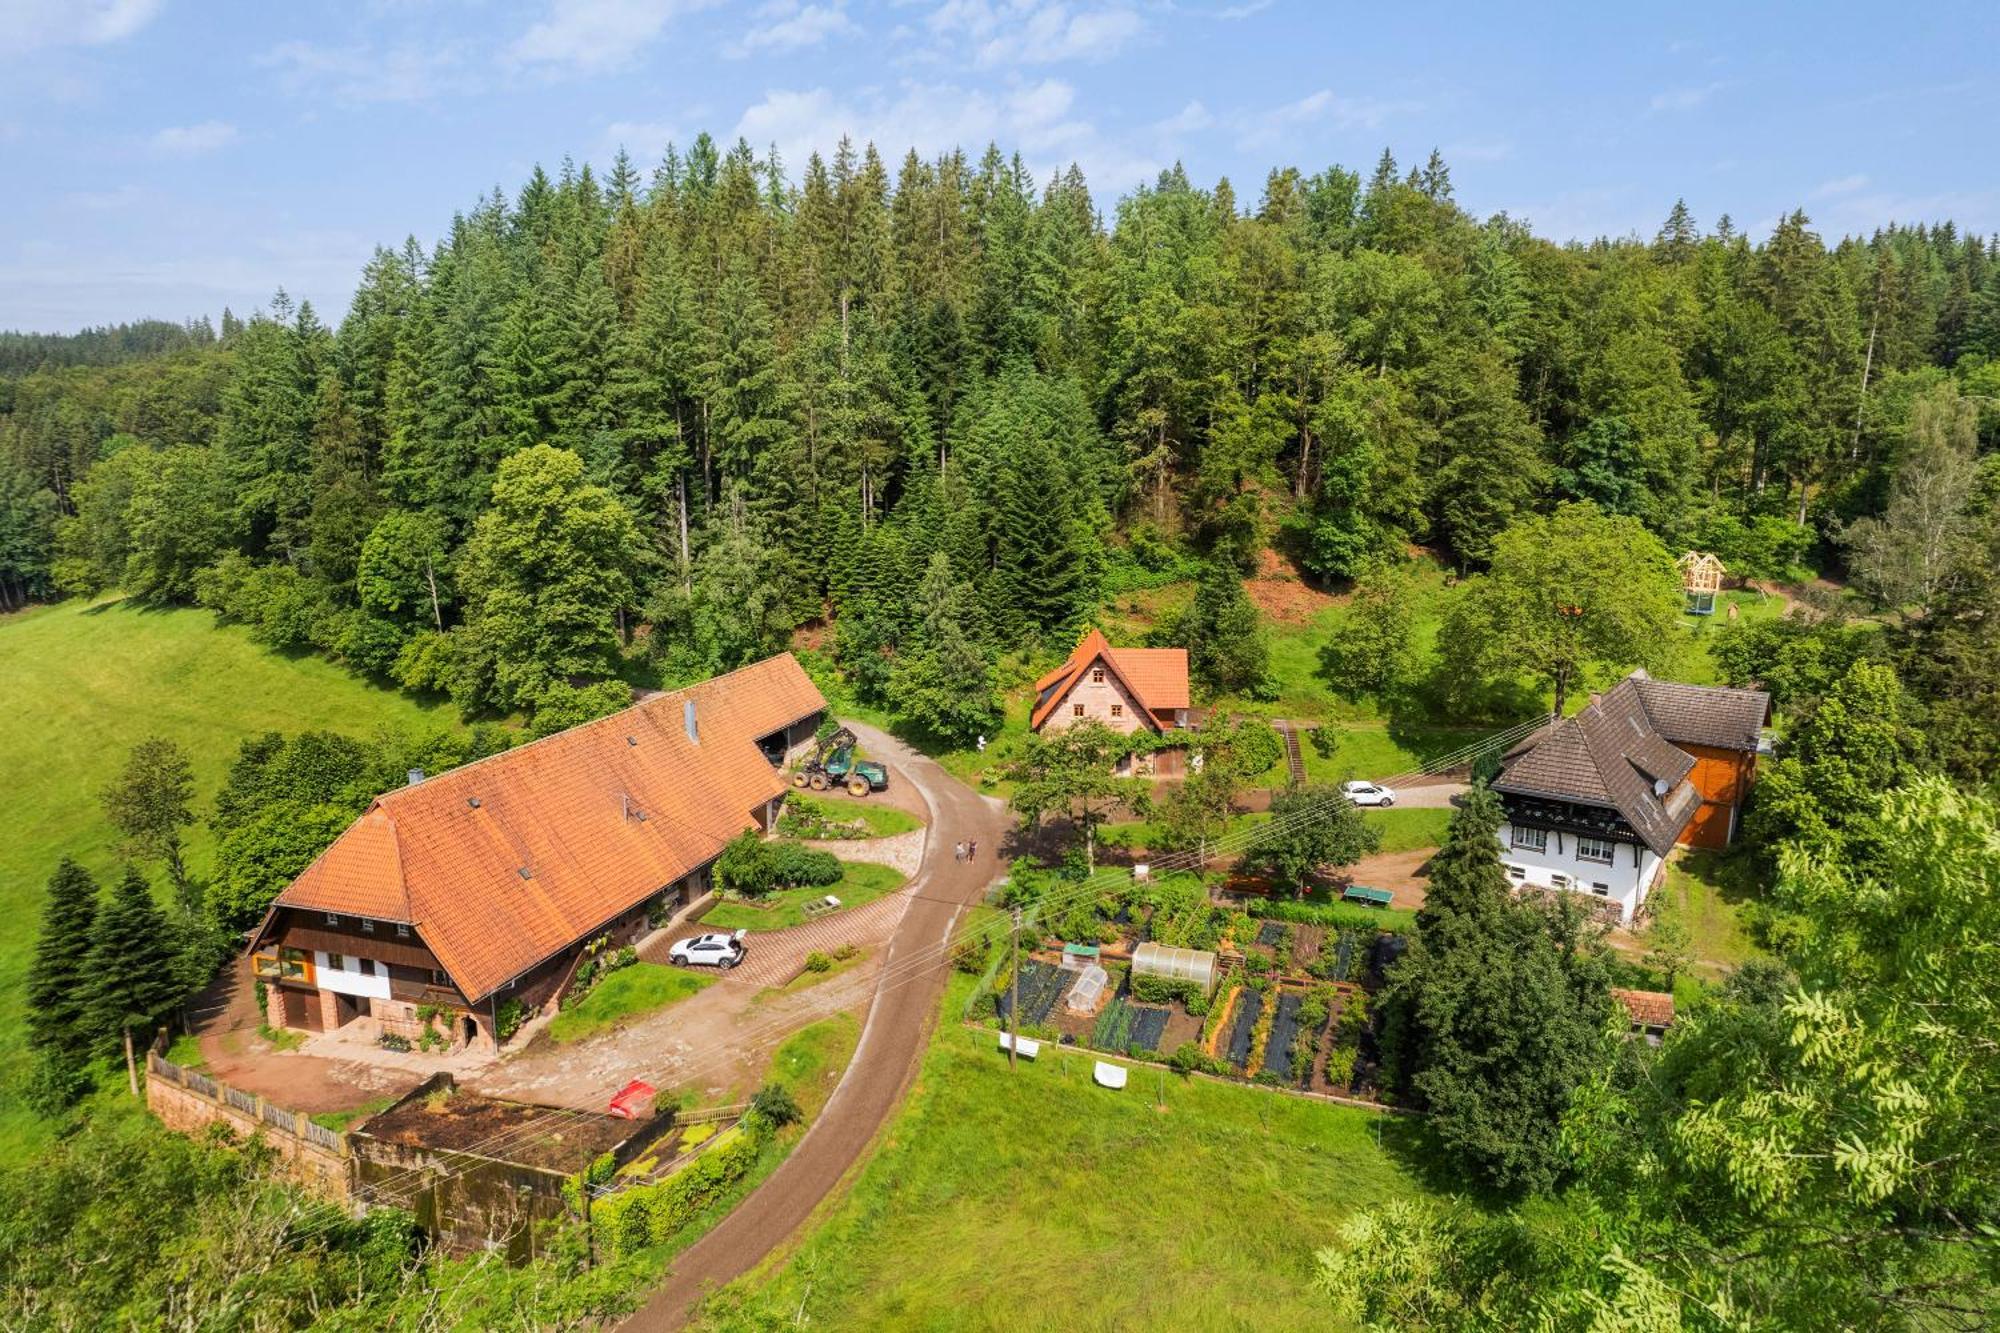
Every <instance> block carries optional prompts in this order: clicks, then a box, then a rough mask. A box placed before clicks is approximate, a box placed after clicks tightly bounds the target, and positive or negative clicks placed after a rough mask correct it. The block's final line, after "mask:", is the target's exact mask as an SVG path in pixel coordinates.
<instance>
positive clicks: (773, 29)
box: [723, 0, 859, 60]
mask: <svg viewBox="0 0 2000 1333" xmlns="http://www.w3.org/2000/svg"><path fill="white" fill-rule="evenodd" d="M757 17H758V18H759V19H760V20H762V21H763V22H762V26H760V27H754V28H751V29H750V30H749V31H748V32H746V33H744V34H743V35H742V36H741V37H739V38H737V39H736V40H735V41H733V42H731V43H729V45H727V46H725V47H724V48H723V54H724V55H726V56H729V57H730V58H731V59H733V60H740V59H742V58H743V57H745V56H747V55H750V54H752V53H753V52H757V51H797V50H800V49H802V48H804V47H808V46H818V45H819V44H820V43H821V42H823V41H825V40H826V39H827V38H829V37H839V36H842V35H844V34H846V33H851V32H858V31H859V29H857V28H856V27H855V26H854V22H853V20H851V19H849V18H848V17H847V9H846V5H845V3H844V0H833V3H832V4H825V5H820V4H809V5H804V6H801V5H799V4H798V3H797V0H774V3H772V4H768V5H765V6H763V7H762V8H761V9H759V10H758V11H757Z"/></svg>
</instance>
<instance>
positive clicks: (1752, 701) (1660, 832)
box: [1493, 671, 1770, 922]
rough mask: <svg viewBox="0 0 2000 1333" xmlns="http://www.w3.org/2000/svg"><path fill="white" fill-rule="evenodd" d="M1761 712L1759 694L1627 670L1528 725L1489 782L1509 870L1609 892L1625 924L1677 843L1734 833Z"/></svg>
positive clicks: (1517, 876) (1536, 881) (1763, 698)
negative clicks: (1530, 731) (1563, 712)
mask: <svg viewBox="0 0 2000 1333" xmlns="http://www.w3.org/2000/svg"><path fill="white" fill-rule="evenodd" d="M1769 713H1770V697H1769V696H1768V695H1766V694H1765V693H1764V692H1763V691H1761V690H1736V689H1717V688H1711V687H1708V686H1701V685H1680V684H1675V683H1673V682H1670V681H1660V680H1654V679H1653V678H1652V677H1651V676H1649V675H1647V674H1646V673H1645V672H1644V671H1635V672H1633V673H1632V674H1631V675H1630V676H1627V677H1626V678H1625V679H1624V680H1622V681H1620V682H1618V684H1617V685H1616V686H1614V687H1613V688H1611V689H1610V690H1608V691H1606V692H1605V693H1604V694H1602V695H1600V696H1598V697H1596V698H1593V699H1592V700H1591V701H1590V703H1589V704H1588V705H1587V706H1586V707H1584V708H1583V709H1582V710H1581V711H1579V712H1578V713H1576V714H1575V715H1574V716H1572V717H1566V718H1561V719H1558V720H1556V721H1554V722H1551V723H1550V724H1549V725H1548V726H1546V727H1543V728H1542V729H1541V730H1539V731H1537V732H1535V734H1534V735H1532V736H1530V737H1528V738H1527V739H1526V740H1525V741H1523V742H1522V743H1521V744H1520V745H1518V746H1516V747H1515V749H1514V750H1513V751H1512V752H1510V753H1509V754H1508V755H1507V756H1506V758H1505V760H1503V761H1502V766H1501V771H1500V775H1499V777H1498V778H1496V779H1495V780H1494V782H1493V790H1494V791H1495V792H1497V793H1498V794H1499V796H1500V801H1501V805H1502V806H1503V807H1504V808H1505V810H1506V812H1507V822H1506V823H1505V824H1503V825H1502V826H1501V828H1500V842H1501V848H1502V851H1501V858H1502V860H1503V861H1504V862H1505V864H1506V866H1507V874H1508V877H1509V878H1510V879H1512V880H1513V881H1514V882H1515V883H1517V884H1521V885H1526V886H1534V887H1538V888H1546V889H1553V890H1562V891H1570V892H1578V893H1588V894H1592V895H1594V896H1596V897H1599V898H1603V899H1606V900H1607V902H1608V904H1611V905H1615V908H1616V914H1617V916H1618V919H1619V920H1620V921H1623V922H1630V921H1631V920H1632V918H1633V917H1634V916H1635V915H1637V913H1638V911H1639V909H1640V907H1641V906H1643V905H1644V903H1645V900H1646V895H1647V894H1648V893H1649V892H1650V891H1651V889H1652V887H1653V885H1654V883H1655V882H1656V881H1657V880H1658V878H1659V876H1660V873H1661V870H1662V867H1663V865H1664V862H1665V858H1666V855H1667V853H1668V852H1669V851H1671V850H1672V849H1673V847H1674V845H1675V844H1676V843H1682V844H1687V845H1692V846H1698V847H1720V846H1724V845H1726V844H1727V843H1728V842H1729V840H1730V839H1731V838H1733V837H1734V836H1735V833H1736V825H1737V821H1738V816H1739V813H1740V810H1741V807H1742V803H1743V799H1744V797H1745V795H1746V794H1747V793H1748V791H1749V786H1750V782H1751V780H1752V778H1753V777H1754V775H1755V771H1756V762H1757V754H1758V752H1759V747H1760V744H1761V740H1760V737H1761V732H1762V728H1763V725H1764V722H1765V719H1766V718H1767V717H1768V716H1769ZM1607 910H1609V909H1608V908H1607Z"/></svg>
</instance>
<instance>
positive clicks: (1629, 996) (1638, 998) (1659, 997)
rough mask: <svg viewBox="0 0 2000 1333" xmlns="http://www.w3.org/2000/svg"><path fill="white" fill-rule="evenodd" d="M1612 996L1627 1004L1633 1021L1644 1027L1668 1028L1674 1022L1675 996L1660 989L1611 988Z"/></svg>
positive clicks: (1626, 1007)
mask: <svg viewBox="0 0 2000 1333" xmlns="http://www.w3.org/2000/svg"><path fill="white" fill-rule="evenodd" d="M1611 998H1612V999H1614V1000H1616V1001H1618V1003H1620V1004H1622V1005H1624V1006H1625V1012H1626V1013H1628V1014H1630V1015H1632V1021H1633V1022H1634V1023H1636V1024H1638V1025H1639V1026H1640V1027H1642V1028H1666V1027H1672V1026H1673V1023H1674V997H1673V996H1671V995H1669V994H1668V993H1667V992H1665V991H1659V990H1625V989H1623V988H1622V987H1618V986H1613V987H1612V988H1611Z"/></svg>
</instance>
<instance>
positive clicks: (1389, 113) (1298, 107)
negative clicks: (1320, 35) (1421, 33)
mask: <svg viewBox="0 0 2000 1333" xmlns="http://www.w3.org/2000/svg"><path fill="white" fill-rule="evenodd" d="M1421 110H1423V103H1421V102H1416V101H1410V100H1407V99H1405V100H1391V99H1385V98H1378V97H1341V96H1338V95H1336V94H1335V93H1334V91H1333V90H1332V89H1330V88H1322V89H1320V90H1319V91H1318V92H1316V93H1311V94H1308V95H1307V96H1305V97H1301V98H1299V99H1298V100H1297V101H1296V102H1287V103H1285V104H1284V105H1282V106H1277V107H1272V108H1271V109H1270V110H1268V111H1263V112H1257V113H1253V114H1250V115H1246V116H1238V117H1237V118H1236V119H1235V122H1234V123H1235V125H1236V130H1237V140H1238V142H1239V143H1240V144H1241V145H1242V147H1244V148H1250V149H1264V148H1271V147H1273V146H1275V145H1278V144H1280V143H1282V142H1283V141H1284V140H1285V139H1287V138H1288V137H1289V136H1292V135H1295V134H1297V133H1298V132H1299V131H1301V130H1303V129H1306V128H1308V127H1315V126H1328V127H1331V128H1333V129H1336V130H1374V129H1380V128H1381V127H1382V126H1383V125H1384V124H1385V123H1387V122H1388V121H1389V120H1391V119H1393V118H1395V117H1397V116H1401V115H1407V114H1409V113H1412V112H1416V111H1421Z"/></svg>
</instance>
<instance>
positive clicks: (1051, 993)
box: [993, 958, 1076, 1025]
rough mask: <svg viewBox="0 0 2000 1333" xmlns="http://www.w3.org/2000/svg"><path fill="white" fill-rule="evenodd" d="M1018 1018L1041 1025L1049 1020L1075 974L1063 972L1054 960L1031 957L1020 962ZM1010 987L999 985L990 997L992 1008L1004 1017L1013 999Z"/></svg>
mask: <svg viewBox="0 0 2000 1333" xmlns="http://www.w3.org/2000/svg"><path fill="white" fill-rule="evenodd" d="M1020 976H1021V1022H1023V1023H1027V1024H1034V1025H1040V1024H1044V1023H1047V1022H1048V1021H1049V1014H1050V1013H1051V1012H1053V1011H1054V1009H1055V1007H1056V1004H1057V1003H1058V1002H1059V1001H1060V1000H1061V999H1062V997H1063V993H1064V992H1065V991H1067V990H1068V989H1069V988H1070V985H1071V983H1073V982H1074V981H1075V980H1076V974H1075V973H1073V972H1065V971H1063V970H1062V969H1061V968H1060V967H1057V966H1055V965H1054V964H1053V963H1043V962H1038V961H1036V960H1035V959H1033V958H1027V959H1023V960H1022V962H1021V973H1020ZM1013 998H1014V997H1013V988H1012V987H1010V986H1002V987H1001V988H1000V992H999V994H997V995H995V996H994V997H993V1008H994V1012H996V1013H998V1014H999V1015H1000V1017H1001V1018H1002V1019H1003V1020H1004V1019H1006V1018H1007V1017H1008V1014H1009V1010H1010V1007H1011V1002H1012V1000H1013Z"/></svg>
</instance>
